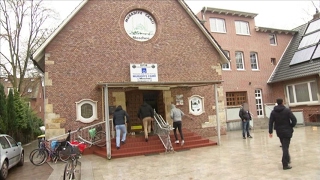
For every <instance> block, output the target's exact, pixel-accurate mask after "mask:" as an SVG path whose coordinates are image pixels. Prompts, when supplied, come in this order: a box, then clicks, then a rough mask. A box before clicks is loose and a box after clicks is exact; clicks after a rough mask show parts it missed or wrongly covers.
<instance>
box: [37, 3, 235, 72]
mask: <svg viewBox="0 0 320 180" xmlns="http://www.w3.org/2000/svg"><path fill="white" fill-rule="evenodd" d="M88 1H89V0H83V1H82V2H81V3H80V4H79V5H78V6H77V7H76V8H75V9H74V10H73V11H72V12H71V14H70V15H69V16H68V17H67V18H66V19H65V20H64V21H63V22H62V23H61V24H60V26H58V28H57V29H56V30H55V31H54V32H53V33H52V34H51V35H50V36H49V38H48V39H46V41H45V42H44V43H43V44H42V45H41V46H40V47H39V48H38V49H37V50H36V52H35V53H34V54H33V57H32V60H33V62H34V63H35V65H36V66H38V67H39V69H40V70H41V71H43V70H44V69H43V67H41V65H40V64H42V65H44V63H41V62H40V61H43V60H44V59H43V57H44V53H45V48H46V47H47V45H48V44H49V43H50V42H51V41H52V40H53V39H54V37H55V36H56V35H57V34H58V33H59V32H60V31H61V30H62V29H63V27H64V26H66V24H68V22H69V21H70V20H71V19H72V18H73V17H74V16H75V15H76V14H77V13H78V12H79V10H80V9H81V8H82V7H83V6H84V5H85V4H86V3H87V2H88ZM177 1H178V2H179V3H180V5H181V6H182V7H183V9H184V10H185V11H186V12H187V13H188V15H189V16H190V17H191V19H192V20H193V21H194V22H195V23H196V25H197V26H198V27H199V28H200V30H201V31H202V32H203V33H204V35H205V36H206V37H207V38H208V40H209V41H210V42H211V44H212V45H213V46H214V48H215V49H216V50H217V51H218V53H219V55H220V57H221V58H220V61H221V63H222V64H225V63H228V62H229V59H228V57H227V56H226V55H225V54H224V52H223V50H222V48H221V46H220V45H219V44H218V43H217V41H216V40H215V39H214V38H213V36H212V35H211V33H210V32H208V31H207V29H206V28H205V27H204V26H203V24H202V23H201V22H200V20H199V19H198V18H197V16H196V15H195V14H194V13H193V12H192V10H191V9H190V8H189V6H188V5H187V4H186V3H185V2H184V0H177Z"/></svg>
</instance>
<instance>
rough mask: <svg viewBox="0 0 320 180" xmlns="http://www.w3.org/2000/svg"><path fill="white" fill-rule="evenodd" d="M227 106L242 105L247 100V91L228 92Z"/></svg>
mask: <svg viewBox="0 0 320 180" xmlns="http://www.w3.org/2000/svg"><path fill="white" fill-rule="evenodd" d="M226 98H227V106H240V105H242V104H243V103H245V102H247V92H227V93H226Z"/></svg>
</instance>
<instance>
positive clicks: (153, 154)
mask: <svg viewBox="0 0 320 180" xmlns="http://www.w3.org/2000/svg"><path fill="white" fill-rule="evenodd" d="M155 155H159V153H149V154H145V156H155Z"/></svg>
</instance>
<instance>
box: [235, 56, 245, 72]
mask: <svg viewBox="0 0 320 180" xmlns="http://www.w3.org/2000/svg"><path fill="white" fill-rule="evenodd" d="M237 53H240V55H241V56H240V57H241V59H239V58H238V56H237ZM235 56H236V67H237V70H244V60H243V52H241V51H236V53H235ZM240 65H242V68H240V67H239V66H240Z"/></svg>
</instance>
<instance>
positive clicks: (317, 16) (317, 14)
mask: <svg viewBox="0 0 320 180" xmlns="http://www.w3.org/2000/svg"><path fill="white" fill-rule="evenodd" d="M317 19H320V12H319V10H318V8H316V13H315V14H314V15H313V20H317Z"/></svg>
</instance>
